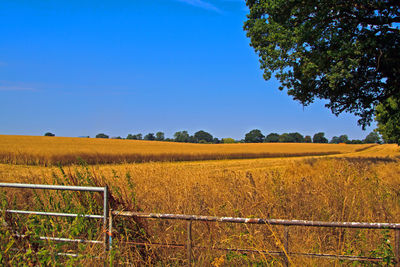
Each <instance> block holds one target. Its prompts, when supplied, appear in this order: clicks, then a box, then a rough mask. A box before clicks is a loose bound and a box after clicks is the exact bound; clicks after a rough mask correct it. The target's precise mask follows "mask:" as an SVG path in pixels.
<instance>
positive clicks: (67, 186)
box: [0, 183, 104, 192]
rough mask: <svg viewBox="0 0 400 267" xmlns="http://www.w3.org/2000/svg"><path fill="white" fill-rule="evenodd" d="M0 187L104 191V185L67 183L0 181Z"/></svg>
mask: <svg viewBox="0 0 400 267" xmlns="http://www.w3.org/2000/svg"><path fill="white" fill-rule="evenodd" d="M0 187H11V188H29V189H48V190H70V191H90V192H104V187H95V186H69V185H46V184H19V183H0Z"/></svg>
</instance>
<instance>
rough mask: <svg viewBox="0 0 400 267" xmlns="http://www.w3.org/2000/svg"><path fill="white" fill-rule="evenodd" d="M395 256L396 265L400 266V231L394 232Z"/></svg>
mask: <svg viewBox="0 0 400 267" xmlns="http://www.w3.org/2000/svg"><path fill="white" fill-rule="evenodd" d="M394 255H395V258H396V265H395V266H398V267H399V266H400V230H399V229H396V230H394Z"/></svg>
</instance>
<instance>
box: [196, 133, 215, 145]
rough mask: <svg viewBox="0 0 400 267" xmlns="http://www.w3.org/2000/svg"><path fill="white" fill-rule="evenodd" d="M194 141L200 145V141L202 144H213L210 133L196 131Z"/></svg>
mask: <svg viewBox="0 0 400 267" xmlns="http://www.w3.org/2000/svg"><path fill="white" fill-rule="evenodd" d="M193 137H194V141H195V142H196V143H200V141H202V140H203V143H212V142H213V139H214V138H213V136H212V135H211V134H210V133H207V132H205V131H198V132H196V133H195V134H194V136H193Z"/></svg>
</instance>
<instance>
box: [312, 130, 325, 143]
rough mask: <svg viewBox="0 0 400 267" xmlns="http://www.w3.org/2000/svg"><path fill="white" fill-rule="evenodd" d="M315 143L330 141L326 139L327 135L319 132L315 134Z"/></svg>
mask: <svg viewBox="0 0 400 267" xmlns="http://www.w3.org/2000/svg"><path fill="white" fill-rule="evenodd" d="M313 143H328V139H326V137H325V133H323V132H319V133H316V134H314V136H313Z"/></svg>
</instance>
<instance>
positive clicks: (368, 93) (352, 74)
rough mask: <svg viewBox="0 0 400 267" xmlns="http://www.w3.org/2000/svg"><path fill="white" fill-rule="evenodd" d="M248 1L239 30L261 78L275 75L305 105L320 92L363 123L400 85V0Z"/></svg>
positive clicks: (336, 108)
mask: <svg viewBox="0 0 400 267" xmlns="http://www.w3.org/2000/svg"><path fill="white" fill-rule="evenodd" d="M246 3H247V6H248V7H249V9H250V13H249V14H248V15H247V17H248V19H247V21H246V22H245V24H244V29H245V30H246V31H247V36H248V37H250V41H251V43H250V45H251V46H252V47H253V48H254V49H255V51H256V53H257V54H258V56H259V58H260V63H261V69H263V70H264V78H265V79H266V80H268V79H270V78H271V75H272V74H275V76H276V78H277V79H278V80H279V81H280V83H281V87H280V89H281V90H282V89H284V88H286V89H287V90H288V94H289V95H291V96H292V97H293V98H294V99H295V100H297V101H299V102H300V103H302V104H303V105H308V104H310V103H312V102H313V101H314V100H315V98H320V99H325V100H327V104H326V106H327V107H328V108H330V109H331V110H332V112H333V113H334V114H335V115H338V114H340V113H342V112H351V113H354V114H355V115H357V116H359V117H360V120H359V124H360V125H362V126H363V127H365V126H367V125H369V124H370V122H371V120H372V117H373V115H374V110H375V107H376V106H377V105H378V104H379V103H384V102H385V101H386V100H387V99H388V98H390V97H391V96H393V95H394V94H395V93H396V92H398V91H399V88H400V86H399V85H400V60H399V58H400V45H399V44H400V31H399V24H398V23H399V22H400V1H397V0H374V1H371V0H329V1H328V0H323V1H320V0H309V1H299V0H247V1H246ZM382 121H385V120H382ZM387 132H388V133H389V131H387Z"/></svg>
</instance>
